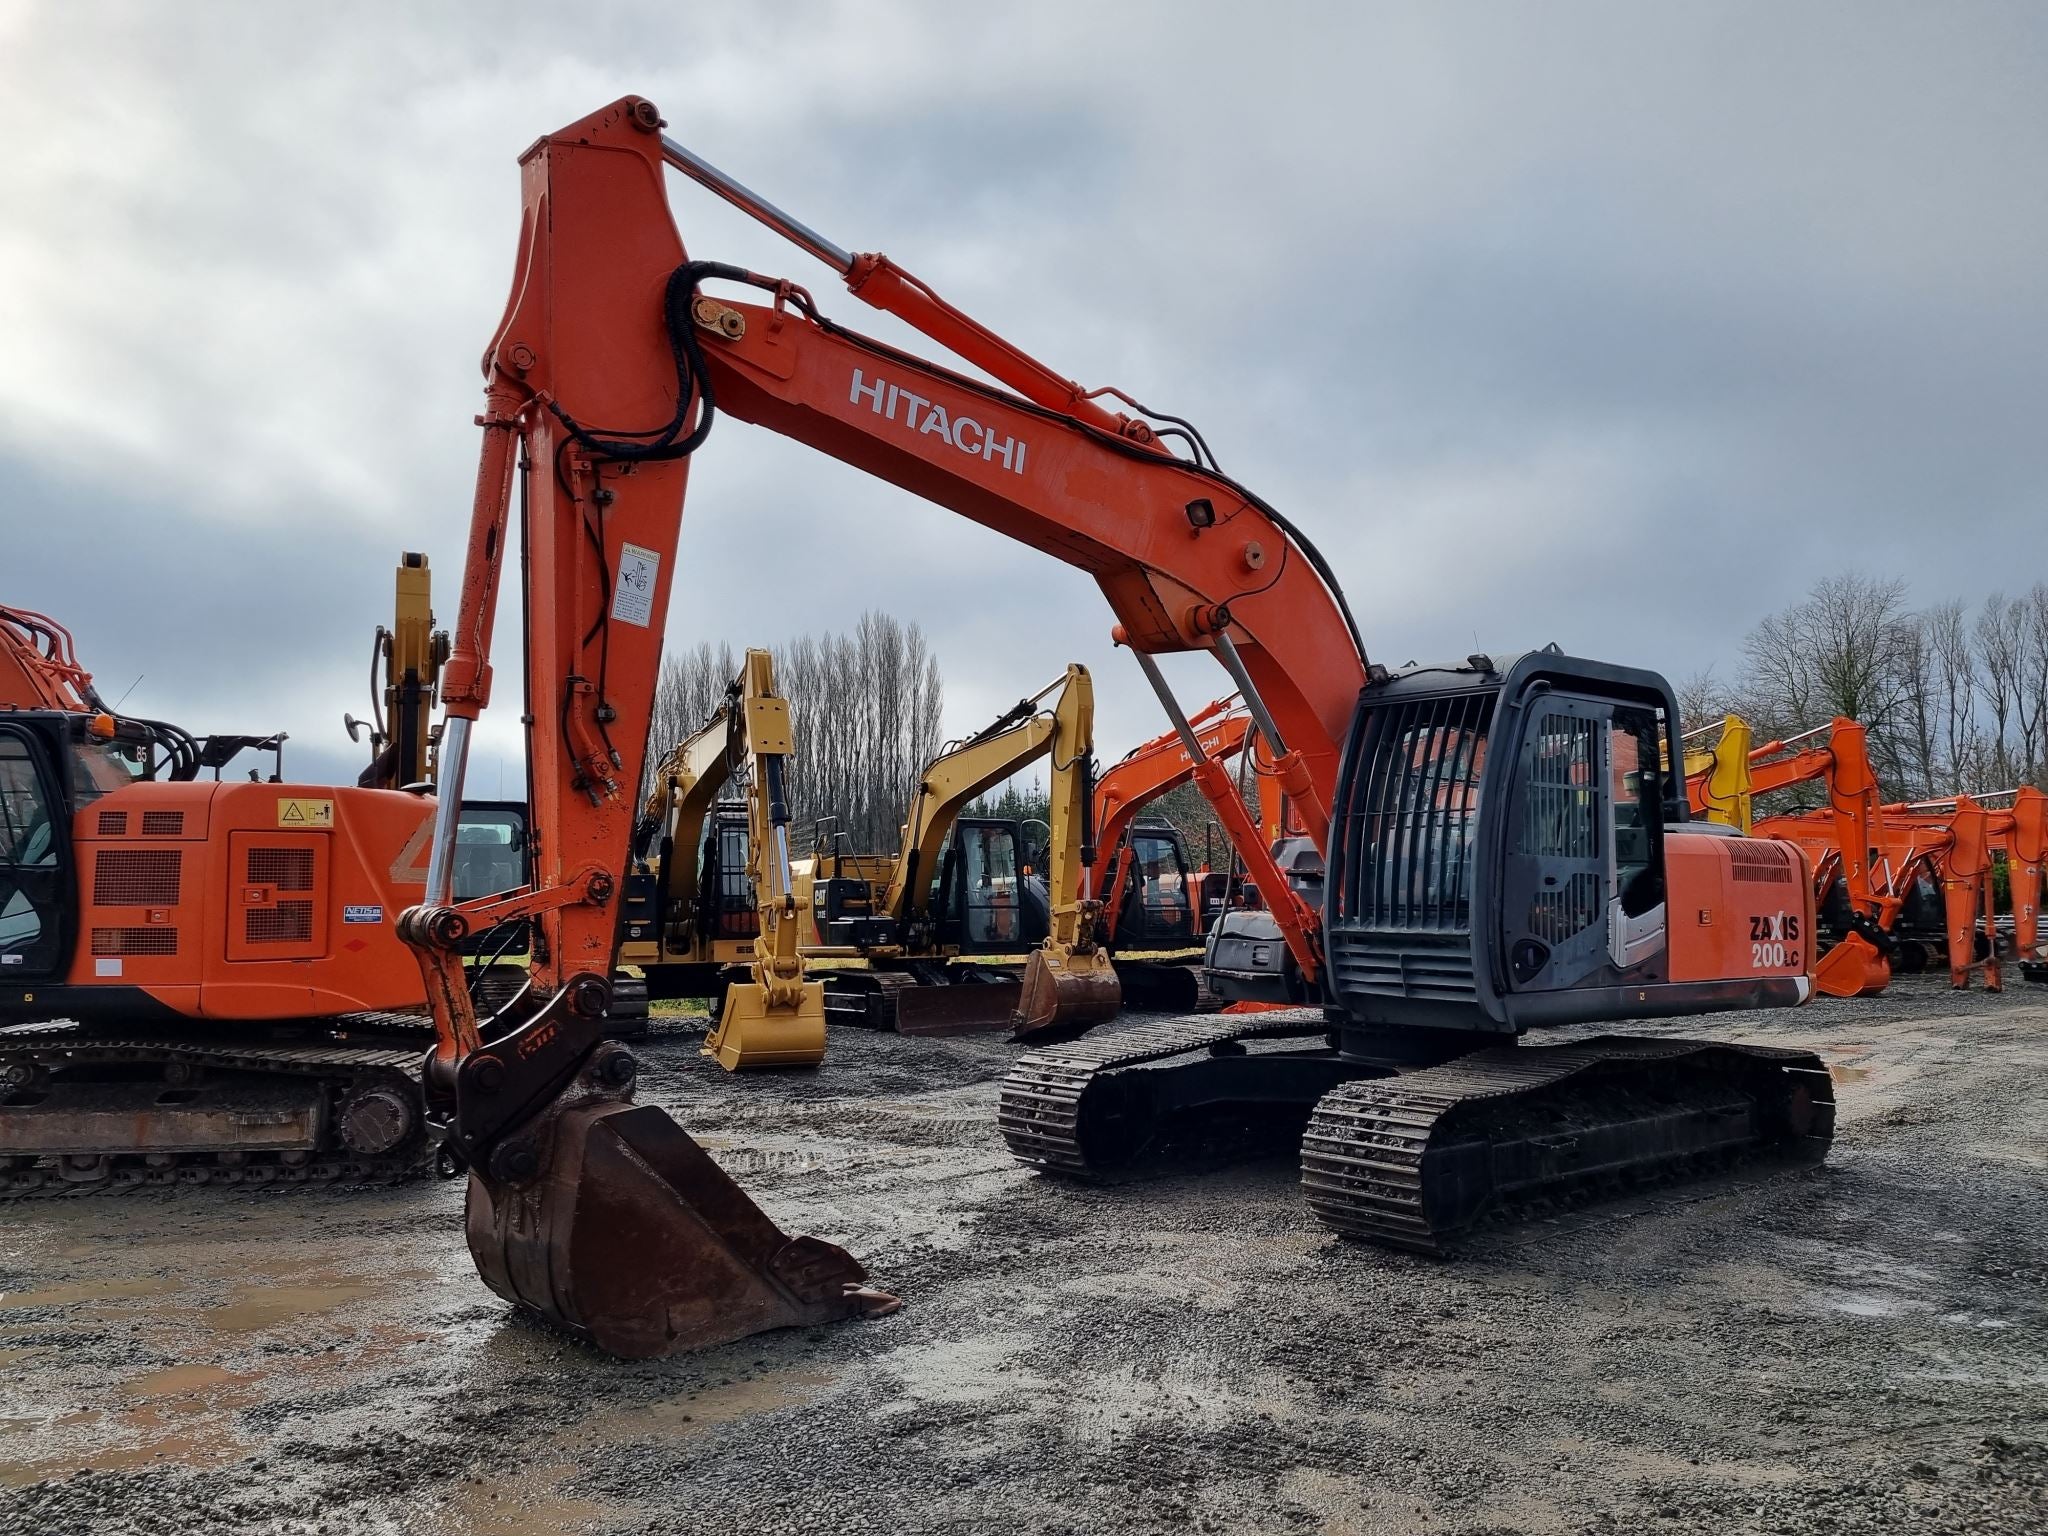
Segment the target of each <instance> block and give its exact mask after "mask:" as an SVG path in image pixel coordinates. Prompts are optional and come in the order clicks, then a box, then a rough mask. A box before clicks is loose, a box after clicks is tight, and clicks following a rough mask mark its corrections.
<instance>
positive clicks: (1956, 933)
mask: <svg viewBox="0 0 2048 1536" xmlns="http://www.w3.org/2000/svg"><path fill="white" fill-rule="evenodd" d="M2008 797H2009V798H2010V799H2011V804H2010V805H2009V806H2007V807H2004V808H2002V809H2001V808H1994V807H1992V806H1989V805H1986V804H1985V803H1984V801H1985V800H1989V799H2004V798H2008ZM1828 823H1829V814H1828V813H1826V812H1802V813H1795V814H1791V815H1786V816H1777V817H1771V818H1769V819H1768V820H1766V821H1764V822H1761V823H1759V824H1758V831H1759V833H1760V834H1762V835H1767V836H1772V837H1784V838H1789V839H1792V840H1794V841H1798V842H1801V843H1802V844H1803V845H1805V846H1806V847H1807V848H1808V852H1809V856H1810V857H1811V858H1812V859H1813V861H1814V868H1815V876H1814V880H1815V899H1816V900H1817V901H1819V902H1822V903H1823V904H1826V903H1828V902H1829V901H1830V900H1831V898H1832V897H1833V895H1834V891H1833V887H1834V884H1835V882H1836V879H1837V875H1838V862H1837V861H1838V854H1837V852H1836V850H1835V847H1834V837H1835V833H1834V829H1833V828H1832V826H1831V825H1829V824H1828ZM1881 837H1882V841H1881V843H1880V844H1878V846H1877V847H1876V848H1875V849H1874V857H1873V859H1872V886H1873V889H1874V890H1875V891H1876V893H1877V895H1878V896H1879V898H1880V900H1881V903H1882V907H1883V919H1884V921H1885V924H1886V934H1887V938H1888V942H1889V944H1890V947H1891V955H1892V959H1893V961H1894V963H1895V964H1901V965H1904V966H1906V967H1908V968H1911V969H1919V968H1920V967H1921V966H1922V965H1924V964H1925V963H1926V958H1924V957H1923V949H1924V948H1926V947H1931V946H1926V945H1923V941H1922V939H1921V938H1920V937H1919V936H1918V934H1919V933H1923V932H1925V931H1927V930H1928V929H1929V928H1932V927H1939V928H1940V930H1941V934H1940V949H1941V952H1942V954H1943V955H1944V956H1945V957H1946V959H1947V962H1948V967H1949V979H1950V983H1951V984H1952V985H1953V986H1954V987H1956V988H1957V989H1958V990H1961V989H1966V988H1967V987H1968V986H1969V985H1970V981H1971V978H1972V976H1973V975H1975V974H1977V973H1980V972H1981V973H1982V975H1983V977H1984V981H1985V985H1986V986H1987V987H1988V988H1989V989H1990V990H1993V991H1997V990H1999V989H2000V988H2001V986H2002V978H2001V974H2000V957H1999V947H1998V928H1997V920H1996V900H1995V892H1994V889H1993V882H1992V878H1991V876H1992V866H1993V860H1994V857H1995V856H1997V855H2003V856H2004V859H2005V863H2006V869H2007V873H2008V876H2009V884H2010V887H2011V905H2012V925H2013V951H2014V953H2015V954H2016V955H2017V956H2018V957H2019V959H2020V963H2021V965H2022V966H2023V967H2024V966H2025V965H2027V964H2028V963H2030V962H2032V963H2038V955H2037V954H2036V951H2037V949H2038V947H2039V944H2040V897H2041V870H2042V864H2043V855H2044V852H2048V794H2044V793H2043V792H2042V791H2041V790H2039V789H2036V788H2033V787H2032V786H2030V785H2029V786H2023V787H2021V788H2019V789H2014V790H2005V791H1999V792H1995V793H1992V794H1989V795H1980V796H1972V795H1966V794H1965V795H1956V796H1952V797H1950V798H1948V799H1944V800H1924V801H1915V802H1911V803H1906V804H1896V805H1886V806H1884V807H1883V808H1882V822H1881ZM1930 888H1931V889H1937V890H1938V891H1939V892H1940V903H1941V913H1940V916H1939V918H1933V917H1928V916H1924V915H1923V916H1922V917H1921V918H1920V919H1919V921H1917V922H1909V921H1908V913H1909V910H1910V909H1911V908H1912V907H1913V906H1914V905H1915V904H1916V895H1917V893H1918V892H1919V891H1921V890H1923V889H1930ZM1980 920H1981V922H1980ZM1916 930H1917V931H1916Z"/></svg>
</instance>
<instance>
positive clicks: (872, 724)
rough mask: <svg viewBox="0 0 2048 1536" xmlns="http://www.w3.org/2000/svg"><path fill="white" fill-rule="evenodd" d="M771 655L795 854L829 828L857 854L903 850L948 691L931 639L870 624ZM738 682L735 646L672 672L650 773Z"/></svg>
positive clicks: (672, 660) (688, 654)
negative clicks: (786, 749)
mask: <svg viewBox="0 0 2048 1536" xmlns="http://www.w3.org/2000/svg"><path fill="white" fill-rule="evenodd" d="M771 650H772V651H773V653H774V657H775V684H776V687H777V688H778V689H779V690H780V691H781V693H782V695H783V697H785V698H786V699H788V700H789V705H790V727H791V731H792V733H793V734H794V736H795V738H796V753H795V757H794V760H793V761H792V762H791V764H790V770H789V782H788V788H789V797H790V802H791V803H790V811H791V814H792V816H793V817H794V819H795V823H796V825H795V827H794V829H793V830H794V833H795V836H794V837H793V839H792V846H794V847H799V848H808V847H809V846H810V843H811V840H812V838H813V837H814V836H815V834H816V829H817V826H818V824H819V823H824V824H825V825H826V826H827V828H828V829H837V830H838V831H843V832H844V833H845V834H846V836H847V838H848V839H849V840H850V842H851V844H852V847H853V848H854V849H855V850H856V851H859V852H869V851H874V850H881V849H888V848H893V847H894V846H895V844H896V837H897V831H898V829H899V827H900V826H901V824H902V821H903V814H904V809H905V807H906V806H907V805H908V803H909V799H910V792H911V790H912V788H913V787H914V785H915V782H916V777H917V774H918V772H919V770H920V769H921V768H922V767H923V766H924V764H925V763H926V762H927V761H928V760H929V759H930V758H931V757H932V756H933V755H934V754H935V753H936V752H937V751H938V749H939V719H940V716H941V714H942V713H943V710H944V707H945V687H944V683H943V680H942V679H941V677H940V674H939V663H938V658H937V657H936V656H934V655H933V654H932V652H931V647H930V645H929V644H928V643H927V642H926V640H925V637H924V632H923V631H922V630H920V629H919V628H918V627H917V626H916V625H915V624H907V625H906V624H903V623H900V622H899V621H897V620H896V619H893V618H891V617H889V615H887V614H883V613H868V614H863V615H862V616H861V619H860V622H859V623H858V624H857V625H856V626H855V628H854V632H853V633H852V634H850V635H829V634H828V635H823V636H812V635H804V636H802V637H800V638H798V639H796V640H792V641H789V642H787V643H785V644H783V645H780V646H775V647H771ZM739 670H740V665H739V658H738V656H737V655H736V654H735V653H734V650H733V647H732V646H731V645H730V644H720V645H719V646H717V647H716V648H714V647H713V646H712V645H711V644H709V643H708V642H700V643H699V644H697V645H695V646H692V647H689V648H687V649H684V650H681V651H677V652H675V653H673V654H671V655H670V656H669V657H668V658H667V659H666V660H664V662H663V663H662V671H661V682H660V684H659V686H658V687H657V688H656V690H655V697H654V718H653V728H652V730H651V732H650V734H649V741H648V764H649V769H650V771H651V770H652V767H653V765H654V764H655V763H657V762H659V761H660V759H661V757H662V755H663V754H664V753H666V752H667V751H668V750H669V748H670V747H672V746H674V745H675V744H676V743H677V742H678V741H681V740H682V739H683V738H684V737H685V736H688V735H689V734H690V733H691V732H693V731H695V730H696V729H697V728H698V727H700V726H701V725H703V724H704V722H705V721H706V720H707V719H709V718H710V716H711V714H712V712H713V711H714V710H716V709H717V708H718V706H719V705H720V704H722V703H723V702H724V701H725V696H726V689H727V687H728V686H729V685H730V684H731V682H732V680H733V679H734V678H735V677H737V676H738V675H739ZM643 793H644V789H643Z"/></svg>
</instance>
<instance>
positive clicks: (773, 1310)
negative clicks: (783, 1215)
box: [467, 1100, 901, 1360]
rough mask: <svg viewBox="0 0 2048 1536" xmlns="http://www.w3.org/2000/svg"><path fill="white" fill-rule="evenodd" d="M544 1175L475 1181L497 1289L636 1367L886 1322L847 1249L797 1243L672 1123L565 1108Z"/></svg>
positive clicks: (552, 1134) (549, 1116) (641, 1113)
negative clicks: (750, 1338) (800, 1331)
mask: <svg viewBox="0 0 2048 1536" xmlns="http://www.w3.org/2000/svg"><path fill="white" fill-rule="evenodd" d="M523 1135H524V1136H525V1137H528V1138H530V1140H531V1145H532V1146H533V1148H534V1149H535V1150H536V1152H537V1154H538V1171H537V1172H536V1173H535V1174H534V1176H533V1177H531V1178H528V1179H522V1180H520V1181H518V1182H516V1183H515V1182H511V1181H507V1180H504V1179H499V1178H495V1177H491V1176H488V1175H486V1174H483V1173H480V1172H477V1171H475V1170H472V1172H471V1174H470V1180H469V1209H468V1223H467V1224H468V1231H469V1251H470V1254H471V1255H472V1256H473V1257H474V1258H475V1260H476V1266H477V1270H478V1271H479V1273H481V1274H482V1276H483V1278H484V1283H485V1284H487V1285H489V1286H490V1288H491V1289H492V1290H494V1291H496V1292H497V1293H498V1294H499V1295H500V1296H503V1297H504V1298H505V1299H506V1300H508V1301H511V1302H515V1303H517V1304H519V1305H521V1306H525V1307H530V1308H532V1309H533V1310H534V1311H536V1312H538V1313H540V1314H541V1315H542V1316H544V1317H546V1318H548V1319H549V1320H550V1321H552V1322H554V1323H556V1324H558V1325H559V1326H561V1327H563V1328H565V1329H567V1330H568V1331H569V1332H571V1333H573V1334H575V1335H576V1336H577V1337H579V1338H582V1339H586V1340H588V1341H589V1342H590V1343H592V1344H595V1345H596V1346H597V1347H598V1348H599V1349H602V1350H604V1351H606V1352H607V1353H609V1354H614V1355H619V1356H622V1357H624V1358H626V1359H629V1360H642V1359H648V1358H651V1357H654V1356H658V1355H670V1354H677V1353H680V1352H683V1351H687V1350H693V1349H707V1348H710V1347H711V1346H713V1345H717V1344H725V1343H729V1342H731V1341H732V1340H734V1339H742V1338H745V1337H746V1336H747V1335H749V1334H754V1333H765V1332H767V1331H768V1330H769V1329H772V1328H795V1327H803V1326H807V1325H811V1324H816V1323H826V1322H831V1321H833V1320H835V1319H838V1318H843V1317H859V1316H879V1315H881V1314H884V1313H888V1312H893V1311H895V1310H896V1309H897V1307H898V1306H900V1305H901V1303H900V1302H898V1300H897V1299H896V1298H895V1297H894V1296H890V1295H888V1294H887V1293H885V1292H882V1291H874V1290H869V1289H868V1288H867V1287H866V1285H865V1284H864V1282H865V1281H866V1279H867V1273H866V1271H865V1270H863V1269H862V1268H861V1266H860V1265H859V1263H858V1262H856V1261H855V1260H854V1259H853V1257H852V1256H851V1255H849V1254H848V1253H847V1252H846V1251H845V1250H844V1249H842V1248H838V1247H835V1246H834V1245H833V1244H831V1243H827V1242H821V1241H820V1240H819V1239H817V1238H815V1237H795V1238H792V1237H790V1236H789V1235H787V1234H786V1233H784V1232H783V1231H782V1229H781V1228H779V1227H777V1226H776V1225H775V1223H774V1222H772V1221H770V1220H769V1219H768V1217H767V1216H766V1214H764V1213H763V1212H762V1210H761V1208H760V1207H759V1206H757V1205H755V1204H754V1202H753V1201H752V1200H750V1199H748V1198H747V1195H746V1192H745V1191H744V1190H742V1189H741V1188H740V1187H739V1185H737V1184H735V1183H734V1182H733V1181H732V1180H731V1179H730V1178H729V1177H727V1175H726V1174H725V1172H724V1171H723V1170H722V1169H721V1168H720V1167H719V1166H718V1165H717V1164H716V1163H715V1162H713V1161H712V1160H711V1158H710V1156H709V1155H708V1154H706V1153H705V1151H704V1149H703V1148H702V1147H700V1146H698V1145H697V1143H696V1142H694V1141H692V1140H691V1139H690V1138H689V1136H688V1135H686V1134H685V1133H684V1131H683V1129H682V1127H681V1126H679V1125H677V1124H676V1123H675V1121H674V1120H672V1119H670V1118H669V1117H668V1115H667V1114H665V1113H663V1112H662V1111H661V1110H659V1109H656V1108H654V1107H653V1106H651V1105H646V1104H640V1105H632V1104H621V1103H618V1102H616V1101H610V1102H607V1101H602V1100H598V1101H592V1100H584V1101H583V1102H580V1103H571V1104H569V1105H567V1106H566V1107H564V1106H562V1105H561V1104H560V1103H559V1101H558V1103H557V1105H556V1106H554V1107H551V1108H549V1109H548V1110H546V1111H543V1113H542V1115H541V1117H540V1119H539V1121H538V1122H537V1123H536V1125H535V1126H533V1127H532V1128H531V1129H529V1130H528V1131H526V1132H524V1133H523Z"/></svg>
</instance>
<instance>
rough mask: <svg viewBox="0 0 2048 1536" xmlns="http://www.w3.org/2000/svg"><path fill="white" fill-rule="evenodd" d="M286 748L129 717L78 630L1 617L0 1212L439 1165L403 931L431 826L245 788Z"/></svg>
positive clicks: (285, 789) (410, 811) (397, 803)
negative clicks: (74, 633) (100, 679)
mask: <svg viewBox="0 0 2048 1536" xmlns="http://www.w3.org/2000/svg"><path fill="white" fill-rule="evenodd" d="M281 744H282V738H281V737H260V738H259V737H249V736H223V735H214V736H208V737H205V738H196V737H194V736H193V735H191V734H190V733H188V732H186V731H184V730H182V729H180V728H178V727H176V726H173V725H169V724H166V723H164V722H161V721H150V720H142V719H137V718H134V717H131V716H122V715H119V714H118V713H117V712H116V711H115V710H114V709H113V708H111V707H109V706H108V705H107V704H106V702H105V701H104V700H103V699H101V697H100V695H99V694H98V693H97V691H95V689H94V687H93V684H92V678H91V675H90V674H89V673H88V672H87V671H86V669H85V668H84V667H83V666H81V665H80V664H79V662H78V660H77V657H76V655H75V654H74V652H73V649H72V642H71V638H70V636H69V634H68V633H66V632H65V630H64V629H63V628H62V627H61V626H60V625H58V624H56V623H55V622H54V621H52V620H50V619H47V618H44V617H42V616H41V615H39V614H35V613H31V612H28V611H26V610H23V609H13V608H0V1026H4V1027H0V1195H5V1196H11V1197H21V1196H35V1195H41V1194H48V1193H65V1192H69V1191H76V1190H84V1189H90V1188H95V1187H100V1186H107V1185H112V1186H117V1187H119V1186H130V1185H142V1184H169V1183H206V1182H223V1183H229V1182H231V1183H270V1182H279V1183H305V1182H319V1181H328V1180H334V1179H342V1178H360V1177H363V1176H365V1175H381V1174H395V1173H400V1172H404V1171H406V1170H408V1169H410V1168H411V1167H412V1166H414V1165H415V1164H416V1163H417V1162H418V1161H419V1160H420V1157H421V1155H422V1153H423V1152H424V1151H425V1149H426V1144H427V1126H426V1124H425V1121H424V1117H423V1114H422V1104H421V1092H420V1067H419V1054H420V1045H419V1040H420V1038H421V1034H422V1024H423V1021H422V1020H421V1019H420V1018H419V1017H418V1016H417V1014H414V1015H412V1016H410V1017H403V1018H401V1017H400V1016H399V1015H398V1014H397V1013H396V1012H394V1010H402V1009H406V1008H408V1007H410V1008H413V1009H417V1008H418V1005H419V1003H420V990H419V983H418V978H417V976H416V975H411V974H408V965H409V960H408V956H407V953H406V950H405V948H404V946H403V945H402V944H401V943H400V941H399V939H398V937H397V933H396V927H395V924H396V919H397V916H398V913H399V911H400V910H401V908H402V907H403V906H405V905H406V904H408V903H410V902H412V901H414V900H416V899H417V897H418V894H419V892H420V890H421V888H422V885H423V882H424V880H425V877H426V866H425V861H424V860H425V851H426V846H427V832H428V811H429V807H428V805H427V803H426V802H424V801H422V800H421V799H420V798H418V797H417V796H414V795H410V794H399V793H395V792H386V791H380V790H365V789H354V788H350V789H336V788H333V787H329V786H305V785H287V784H283V783H281V782H279V779H278V778H277V777H276V776H272V777H271V778H269V779H268V780H262V779H260V778H257V777H256V776H254V775H252V780H253V781H244V782H237V781H233V780H230V781H226V782H223V781H222V779H221V776H220V770H221V769H222V768H224V767H226V766H227V765H228V763H229V762H230V761H232V759H233V758H234V757H235V755H236V754H238V753H239V752H242V751H244V750H247V749H250V748H256V749H259V750H263V749H268V750H277V749H279V748H280V747H281ZM209 768H211V769H212V770H213V772H214V776H213V778H212V779H211V780H208V779H206V778H204V777H202V774H203V773H204V771H205V770H207V769H209Z"/></svg>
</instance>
